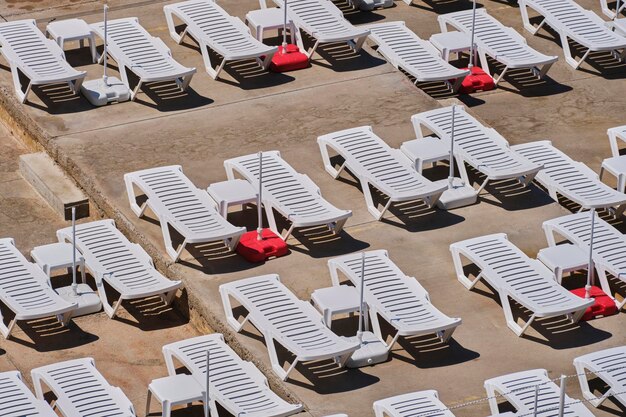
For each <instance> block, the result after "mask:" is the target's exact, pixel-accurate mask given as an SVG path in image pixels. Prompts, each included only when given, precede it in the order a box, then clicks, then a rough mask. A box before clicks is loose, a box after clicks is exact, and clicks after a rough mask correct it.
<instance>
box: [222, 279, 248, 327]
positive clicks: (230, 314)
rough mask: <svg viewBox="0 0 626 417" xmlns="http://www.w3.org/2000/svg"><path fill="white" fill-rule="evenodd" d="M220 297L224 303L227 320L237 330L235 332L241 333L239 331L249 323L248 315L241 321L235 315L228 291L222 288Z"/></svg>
mask: <svg viewBox="0 0 626 417" xmlns="http://www.w3.org/2000/svg"><path fill="white" fill-rule="evenodd" d="M220 297H221V298H222V305H223V306H224V314H225V315H226V321H227V322H228V324H230V325H231V327H232V328H233V329H234V330H235V332H237V333H239V331H240V330H241V329H242V328H243V326H244V325H245V324H246V323H247V321H248V317H249V316H246V317H245V318H244V320H243V321H242V322H241V323H239V321H237V319H236V318H235V316H234V315H233V307H232V305H231V304H230V297H229V296H228V293H226V292H225V291H221V290H220Z"/></svg>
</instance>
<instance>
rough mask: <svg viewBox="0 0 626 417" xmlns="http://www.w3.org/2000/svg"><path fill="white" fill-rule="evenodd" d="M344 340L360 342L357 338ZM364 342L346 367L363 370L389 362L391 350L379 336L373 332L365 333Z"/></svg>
mask: <svg viewBox="0 0 626 417" xmlns="http://www.w3.org/2000/svg"><path fill="white" fill-rule="evenodd" d="M343 339H345V340H347V341H350V342H356V341H358V338H357V337H356V336H352V337H344V338H343ZM362 340H363V341H362V343H361V347H360V348H358V349H357V350H355V351H354V353H353V354H352V356H351V357H350V359H348V362H346V367H348V368H361V367H364V366H372V365H376V364H378V363H382V362H385V361H386V360H387V358H388V357H389V349H388V348H387V345H386V344H385V342H383V341H382V340H380V339H379V338H378V336H376V335H375V334H374V333H372V332H363V338H362Z"/></svg>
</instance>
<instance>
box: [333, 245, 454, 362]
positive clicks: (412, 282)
mask: <svg viewBox="0 0 626 417" xmlns="http://www.w3.org/2000/svg"><path fill="white" fill-rule="evenodd" d="M361 263H362V259H361V253H355V254H351V255H346V256H341V257H339V258H335V259H331V260H329V261H328V268H329V269H330V276H331V278H332V281H333V285H335V286H337V285H339V284H340V281H339V274H338V272H341V273H343V274H344V275H345V276H347V277H348V279H350V281H351V282H352V283H353V284H354V285H355V286H356V287H357V288H360V285H361ZM364 297H365V302H366V303H367V305H368V307H369V313H370V321H371V323H372V327H373V329H374V332H375V333H376V335H377V336H378V337H380V338H381V339H382V338H383V334H382V332H381V329H380V323H379V321H378V315H380V316H381V317H382V318H383V319H384V320H385V321H387V322H388V323H389V324H390V325H391V326H392V327H394V328H395V329H396V335H395V336H394V337H393V340H392V342H391V343H389V344H388V349H389V350H391V348H392V347H393V345H394V344H395V342H396V341H397V340H398V338H399V337H400V336H421V335H427V334H436V335H437V336H438V337H439V338H440V339H441V341H442V342H444V343H445V342H447V341H448V340H449V339H450V337H451V336H452V333H454V330H456V328H457V327H458V326H459V325H460V324H461V319H460V318H450V317H448V316H446V315H445V314H443V313H442V312H441V311H439V310H438V309H437V308H436V307H435V306H434V305H432V304H431V303H430V297H429V295H428V292H426V290H425V289H424V288H423V287H422V286H421V285H420V283H419V282H418V281H417V280H416V279H415V278H413V277H409V276H407V275H405V274H404V273H403V272H402V271H401V270H400V268H398V267H397V266H396V264H395V263H393V261H392V260H391V259H389V255H388V254H387V251H386V250H375V251H369V252H365V291H364Z"/></svg>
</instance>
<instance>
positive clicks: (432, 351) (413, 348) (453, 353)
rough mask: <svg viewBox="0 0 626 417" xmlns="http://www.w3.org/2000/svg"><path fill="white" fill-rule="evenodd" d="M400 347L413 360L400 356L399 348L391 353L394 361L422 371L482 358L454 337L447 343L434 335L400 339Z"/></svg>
mask: <svg viewBox="0 0 626 417" xmlns="http://www.w3.org/2000/svg"><path fill="white" fill-rule="evenodd" d="M398 345H399V346H400V347H401V348H402V349H403V350H404V351H405V352H406V353H408V354H409V355H410V356H411V357H412V358H413V360H410V359H409V358H406V357H405V356H403V355H400V354H398V350H399V349H397V348H394V349H393V350H392V351H391V356H392V357H393V358H394V359H399V360H401V361H405V362H407V363H411V364H413V365H415V366H417V367H418V368H421V369H429V368H441V367H444V366H451V365H459V364H461V363H465V362H469V361H472V360H474V359H478V358H479V357H480V354H479V353H478V352H476V351H473V350H470V349H467V348H465V347H463V346H462V345H461V344H460V343H458V342H457V341H456V340H455V339H454V337H452V338H451V339H450V340H448V342H447V343H442V342H441V340H439V339H438V338H437V337H435V336H434V335H432V336H421V337H410V338H408V337H407V338H400V339H398Z"/></svg>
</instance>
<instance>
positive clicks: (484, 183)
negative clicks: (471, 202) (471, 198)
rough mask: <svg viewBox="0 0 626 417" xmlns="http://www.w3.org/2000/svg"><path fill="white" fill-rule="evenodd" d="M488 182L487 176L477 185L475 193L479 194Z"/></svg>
mask: <svg viewBox="0 0 626 417" xmlns="http://www.w3.org/2000/svg"><path fill="white" fill-rule="evenodd" d="M488 182H489V177H487V178H485V181H483V183H482V184H481V185H480V187H478V190H476V195H479V194H480V193H481V192H482V191H483V190H484V189H485V187H486V186H487V183H488Z"/></svg>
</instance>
